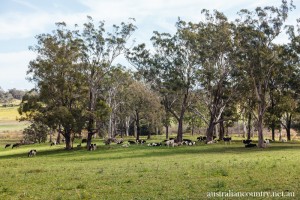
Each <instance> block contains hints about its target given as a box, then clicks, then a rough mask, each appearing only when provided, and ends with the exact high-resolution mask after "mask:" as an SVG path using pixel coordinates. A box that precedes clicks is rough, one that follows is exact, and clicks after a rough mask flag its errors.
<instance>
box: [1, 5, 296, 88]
mask: <svg viewBox="0 0 300 200" xmlns="http://www.w3.org/2000/svg"><path fill="white" fill-rule="evenodd" d="M0 3H1V4H0V5H1V6H0V87H2V88H3V89H5V90H7V89H12V88H17V89H31V88H32V87H33V84H32V83H29V82H28V81H27V80H26V79H25V78H26V76H27V75H26V71H27V68H28V63H29V61H30V60H32V59H34V58H35V57H36V55H35V54H34V53H33V52H31V51H29V50H28V47H29V46H32V45H34V44H35V43H36V39H35V36H36V35H38V34H41V33H50V32H51V31H52V30H53V29H55V25H54V24H55V22H62V21H64V22H66V23H67V24H68V25H69V26H70V27H73V25H74V24H79V25H82V24H83V23H84V22H86V16H87V15H89V16H92V17H93V18H94V21H99V20H105V22H106V27H107V29H108V28H109V27H111V26H112V25H113V24H119V23H120V22H122V21H124V22H127V21H128V18H135V19H136V23H135V25H136V26H137V27H138V30H137V31H136V32H135V33H134V34H133V36H132V38H133V39H135V40H136V43H142V42H144V43H149V39H150V38H151V36H152V32H153V31H154V30H157V31H159V32H169V33H174V31H175V26H174V24H175V22H176V21H177V19H178V17H180V18H182V19H183V20H186V21H192V22H199V21H200V20H201V10H202V9H204V8H205V9H209V10H213V9H216V10H219V11H222V12H224V13H225V14H226V16H228V17H229V19H231V20H233V19H235V18H236V17H237V15H236V13H237V12H238V11H239V10H240V9H244V8H246V9H249V10H253V9H254V8H256V7H257V6H261V7H264V6H269V5H274V6H278V5H280V3H281V1H280V0H276V1H274V0H219V1H217V0H0ZM294 4H295V5H296V10H294V11H293V12H292V13H291V14H290V15H289V19H288V23H289V24H295V22H296V19H297V18H300V12H299V9H300V0H294ZM298 7H299V9H298ZM281 40H282V41H284V40H286V39H285V38H284V37H282V39H281Z"/></svg>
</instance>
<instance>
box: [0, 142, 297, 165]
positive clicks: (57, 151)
mask: <svg viewBox="0 0 300 200" xmlns="http://www.w3.org/2000/svg"><path fill="white" fill-rule="evenodd" d="M42 147H43V149H42V150H39V146H34V145H30V146H24V147H23V148H24V149H23V151H22V152H20V151H18V152H16V153H11V154H9V155H1V152H0V160H2V159H11V158H26V157H28V151H29V150H30V149H37V156H38V157H58V158H61V157H66V156H67V157H68V156H74V158H76V156H82V155H84V156H85V155H86V156H87V157H86V158H85V160H86V161H88V160H99V159H101V160H119V159H128V158H150V157H165V156H172V155H185V154H186V155H189V154H192V155H195V154H198V155H199V156H201V155H203V154H222V155H230V154H232V155H240V154H245V156H246V155H248V154H252V153H260V152H261V153H264V152H276V151H285V150H297V151H299V150H300V144H289V143H282V144H281V143H277V144H274V145H271V146H269V147H268V148H265V149H259V148H245V147H244V146H243V145H242V144H241V145H239V144H233V145H224V144H216V145H204V144H201V145H198V146H181V147H175V148H173V147H166V146H162V147H148V146H142V145H132V146H130V147H129V148H123V147H121V146H117V145H112V146H99V147H98V148H97V150H96V151H87V150H86V148H85V147H81V148H76V147H75V148H73V149H71V150H65V149H64V148H63V146H62V148H51V147H49V149H45V146H42ZM21 148H22V147H21ZM12 151H13V150H12ZM132 152H134V153H132ZM107 154H110V155H112V156H104V157H102V155H107ZM88 155H97V157H95V156H88ZM99 156H100V158H99Z"/></svg>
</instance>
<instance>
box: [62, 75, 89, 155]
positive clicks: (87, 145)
mask: <svg viewBox="0 0 300 200" xmlns="http://www.w3.org/2000/svg"><path fill="white" fill-rule="evenodd" d="M93 76H94V70H92V72H91V77H93ZM88 106H89V107H88V109H89V111H90V112H93V111H94V92H93V89H92V88H90V90H89V105H88ZM94 123H95V121H94V118H93V116H89V119H88V127H87V131H88V137H87V144H86V147H87V150H88V149H89V146H90V145H91V143H92V136H93V128H94ZM66 140H67V139H66Z"/></svg>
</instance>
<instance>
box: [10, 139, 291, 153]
mask: <svg viewBox="0 0 300 200" xmlns="http://www.w3.org/2000/svg"><path fill="white" fill-rule="evenodd" d="M206 139H207V137H206V136H199V137H197V141H198V142H205V143H206V144H214V143H218V142H219V141H220V140H219V139H217V138H216V137H215V136H213V140H212V141H209V142H206ZM231 140H232V138H231V137H224V138H223V141H224V144H225V145H227V144H231ZM63 142H64V141H63ZM242 142H243V144H244V145H245V148H252V147H257V144H254V143H253V141H252V140H242ZM271 142H274V141H272V140H270V139H265V140H264V145H265V147H267V146H268V145H269V144H270V143H271ZM280 142H287V141H286V139H281V140H280ZM83 143H87V139H82V140H81V143H80V144H79V145H77V147H81V145H82V144H83ZM111 143H116V144H122V147H129V146H130V145H135V144H141V145H143V144H146V143H147V142H146V140H135V141H134V140H128V141H127V143H125V142H124V140H123V138H121V139H116V138H108V139H105V140H104V144H105V145H110V144H111ZM27 144H34V142H24V141H20V142H19V143H14V144H6V145H5V147H4V148H8V147H10V146H11V147H12V149H13V148H17V147H20V146H21V145H27ZM54 145H57V143H56V141H54V142H51V143H50V146H54ZM181 145H186V146H193V145H196V141H192V140H190V139H183V140H182V142H179V141H178V140H177V139H176V138H170V139H169V140H164V141H162V142H151V143H148V144H147V146H148V147H160V146H167V147H176V146H181ZM96 149H97V145H96V144H90V145H89V147H88V150H89V151H95V150H96ZM36 154H37V151H36V150H35V149H32V150H30V151H29V152H28V157H33V156H36Z"/></svg>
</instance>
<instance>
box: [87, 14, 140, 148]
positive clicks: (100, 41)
mask: <svg viewBox="0 0 300 200" xmlns="http://www.w3.org/2000/svg"><path fill="white" fill-rule="evenodd" d="M104 25H105V24H104V22H103V21H100V22H99V23H98V25H95V23H94V22H93V19H92V18H91V17H88V22H87V23H85V24H84V29H83V32H82V34H81V39H82V41H83V45H82V57H81V62H82V64H83V66H84V69H85V70H84V74H85V78H86V80H87V83H88V84H87V85H88V90H89V95H88V96H89V97H88V100H87V107H88V113H89V114H88V125H87V130H88V138H87V146H89V144H90V143H91V139H92V135H93V134H94V133H96V131H95V128H96V127H97V125H96V124H95V121H96V120H95V117H96V115H95V113H96V110H95V106H96V102H97V99H99V98H103V96H104V94H103V93H105V86H104V81H105V80H104V79H105V78H106V77H107V75H108V73H110V71H111V70H112V68H113V62H114V61H115V60H116V58H117V57H119V56H120V55H121V54H122V53H124V51H125V50H126V43H127V42H128V40H129V38H130V36H131V35H132V33H133V32H134V30H135V29H136V27H135V26H134V25H133V24H132V23H124V22H122V23H121V24H120V25H119V26H117V25H113V27H112V29H111V30H112V31H111V32H108V31H106V30H105V27H104ZM109 124H111V123H109Z"/></svg>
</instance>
